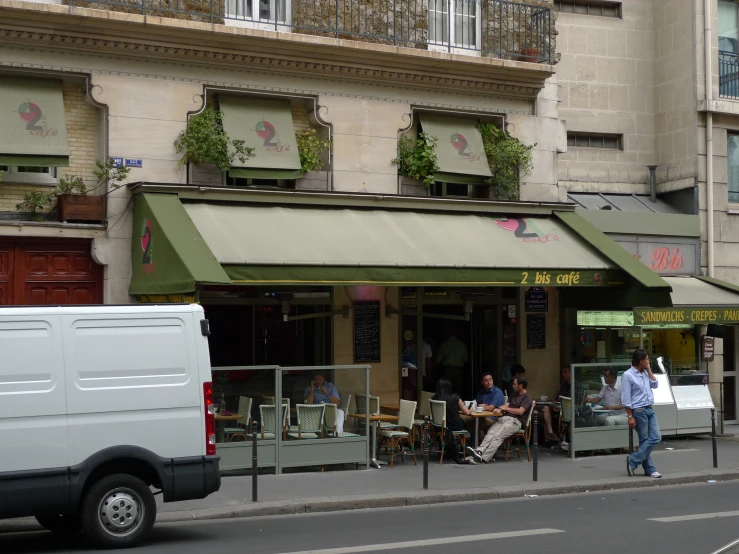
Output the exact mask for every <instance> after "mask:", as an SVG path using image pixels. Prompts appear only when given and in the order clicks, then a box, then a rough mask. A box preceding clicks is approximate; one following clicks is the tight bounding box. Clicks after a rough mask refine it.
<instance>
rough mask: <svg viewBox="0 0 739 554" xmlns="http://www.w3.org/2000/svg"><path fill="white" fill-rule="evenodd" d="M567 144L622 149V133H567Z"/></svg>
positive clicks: (579, 146) (575, 146) (570, 145)
mask: <svg viewBox="0 0 739 554" xmlns="http://www.w3.org/2000/svg"><path fill="white" fill-rule="evenodd" d="M567 146H569V147H571V148H605V149H609V150H620V149H621V135H615V134H606V133H579V132H568V133H567Z"/></svg>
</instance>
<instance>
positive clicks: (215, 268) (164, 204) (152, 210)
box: [129, 194, 231, 302]
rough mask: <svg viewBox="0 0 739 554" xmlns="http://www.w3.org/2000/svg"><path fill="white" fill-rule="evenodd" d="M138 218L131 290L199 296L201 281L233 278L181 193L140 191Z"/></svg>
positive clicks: (136, 204)
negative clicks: (207, 241) (219, 259)
mask: <svg viewBox="0 0 739 554" xmlns="http://www.w3.org/2000/svg"><path fill="white" fill-rule="evenodd" d="M133 218H134V219H133V241H132V249H131V262H132V274H131V284H130V286H129V294H131V295H133V296H140V295H147V296H148V295H154V296H162V299H161V301H162V302H167V301H170V302H171V301H173V300H172V299H171V298H169V299H167V298H165V296H166V295H175V294H180V295H183V294H185V295H191V294H192V295H194V293H195V289H196V286H195V285H196V283H201V284H202V283H213V284H230V283H231V279H229V277H228V275H226V273H225V272H224V271H223V268H221V265H220V264H219V263H218V260H217V259H216V258H215V256H214V255H213V253H212V252H211V251H210V249H209V248H208V245H207V244H206V243H205V241H204V240H203V238H202V237H201V236H200V233H199V232H198V230H197V229H196V228H195V226H194V225H193V223H192V220H191V219H190V218H189V217H188V215H187V213H186V212H185V210H184V208H183V207H182V204H181V203H180V200H179V198H177V196H175V195H172V194H137V195H136V196H134V205H133ZM154 301H157V300H156V299H154Z"/></svg>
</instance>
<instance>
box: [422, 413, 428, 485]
mask: <svg viewBox="0 0 739 554" xmlns="http://www.w3.org/2000/svg"><path fill="white" fill-rule="evenodd" d="M423 488H424V490H425V489H428V488H429V416H423Z"/></svg>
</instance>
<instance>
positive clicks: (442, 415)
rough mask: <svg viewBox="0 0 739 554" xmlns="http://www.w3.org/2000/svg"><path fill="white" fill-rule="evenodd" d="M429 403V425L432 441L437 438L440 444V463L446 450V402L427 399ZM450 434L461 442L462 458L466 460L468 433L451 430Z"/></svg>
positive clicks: (442, 461)
mask: <svg viewBox="0 0 739 554" xmlns="http://www.w3.org/2000/svg"><path fill="white" fill-rule="evenodd" d="M429 404H430V406H431V425H432V427H433V429H434V435H433V439H432V442H435V441H436V440H437V439H438V441H439V444H440V445H441V447H440V450H441V459H440V460H439V463H440V464H441V463H444V451H445V450H446V441H445V440H444V437H445V436H446V402H444V401H443V400H429ZM452 435H454V437H455V438H457V439H459V441H460V443H461V444H462V448H461V450H462V458H463V459H465V460H466V459H467V456H466V455H465V453H466V451H467V438H468V437H469V436H470V434H469V433H468V432H467V431H452Z"/></svg>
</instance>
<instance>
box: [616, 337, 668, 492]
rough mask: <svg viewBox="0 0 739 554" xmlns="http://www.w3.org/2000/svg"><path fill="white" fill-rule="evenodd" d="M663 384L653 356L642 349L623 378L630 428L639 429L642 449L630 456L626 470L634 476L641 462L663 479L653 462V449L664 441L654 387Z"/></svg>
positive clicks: (622, 389)
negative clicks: (651, 360) (652, 364)
mask: <svg viewBox="0 0 739 554" xmlns="http://www.w3.org/2000/svg"><path fill="white" fill-rule="evenodd" d="M658 386H659V383H658V382H657V379H656V378H655V376H654V374H653V373H652V370H651V368H650V367H649V355H648V354H647V351H646V350H642V349H641V348H639V349H637V350H635V351H634V355H633V356H632V358H631V368H629V369H628V370H627V371H626V372H625V373H624V374H623V377H621V404H623V407H624V409H625V410H626V415H627V416H628V418H629V428H630V429H636V432H637V434H638V435H639V448H638V449H637V451H636V452H634V453H633V454H631V455H630V456H626V471H627V473H628V474H629V475H634V470H635V469H636V468H637V467H639V466H640V465H641V466H642V467H643V468H644V473H646V474H647V475H648V476H650V477H655V478H659V477H662V474H661V473H660V472H659V471H657V468H656V467H654V464H653V463H652V456H651V454H652V450H654V447H655V446H657V445H658V444H659V442H660V440H662V436H661V435H660V432H659V424H658V423H657V417H656V416H655V415H654V410H653V409H652V405H653V404H654V393H653V392H652V389H656V388H657V387H658Z"/></svg>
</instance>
